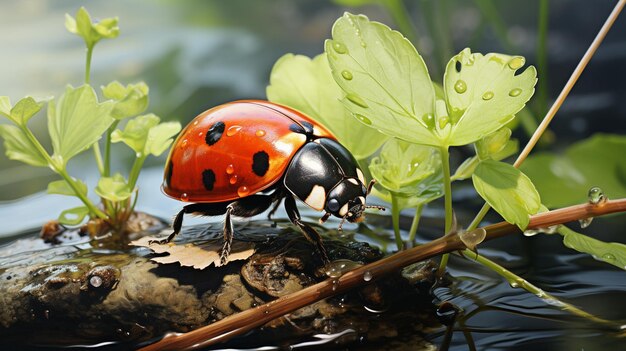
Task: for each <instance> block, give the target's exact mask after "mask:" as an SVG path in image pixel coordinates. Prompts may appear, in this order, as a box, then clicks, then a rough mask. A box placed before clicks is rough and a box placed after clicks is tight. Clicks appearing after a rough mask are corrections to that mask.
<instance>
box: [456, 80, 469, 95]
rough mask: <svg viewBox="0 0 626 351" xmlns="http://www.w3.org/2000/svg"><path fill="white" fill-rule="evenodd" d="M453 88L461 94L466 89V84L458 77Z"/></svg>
mask: <svg viewBox="0 0 626 351" xmlns="http://www.w3.org/2000/svg"><path fill="white" fill-rule="evenodd" d="M454 90H455V91H456V92H457V93H459V94H463V93H464V92H466V91H467V84H465V81H464V80H461V79H459V80H457V81H456V83H454Z"/></svg>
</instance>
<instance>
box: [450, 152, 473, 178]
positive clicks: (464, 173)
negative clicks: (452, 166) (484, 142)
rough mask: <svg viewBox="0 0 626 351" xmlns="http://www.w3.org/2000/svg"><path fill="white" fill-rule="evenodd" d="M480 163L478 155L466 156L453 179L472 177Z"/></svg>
mask: <svg viewBox="0 0 626 351" xmlns="http://www.w3.org/2000/svg"><path fill="white" fill-rule="evenodd" d="M479 163H480V159H478V156H472V157H468V158H466V159H465V161H463V163H461V165H460V166H459V167H458V168H457V169H456V171H455V172H454V174H453V175H452V180H453V181H455V180H464V179H467V178H469V177H471V176H472V174H474V171H475V170H476V167H477V166H478V164H479Z"/></svg>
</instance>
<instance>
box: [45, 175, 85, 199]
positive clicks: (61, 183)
mask: <svg viewBox="0 0 626 351" xmlns="http://www.w3.org/2000/svg"><path fill="white" fill-rule="evenodd" d="M72 179H73V180H74V182H75V183H76V185H77V186H78V190H79V191H80V193H81V194H82V195H84V196H87V184H85V183H84V182H83V181H82V180H80V179H76V178H72ZM48 194H59V195H68V196H77V195H76V193H75V192H74V190H73V189H72V188H71V187H70V186H69V185H68V184H67V182H66V181H65V180H55V181H53V182H50V183H48Z"/></svg>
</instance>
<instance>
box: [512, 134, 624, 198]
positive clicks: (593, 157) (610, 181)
mask: <svg viewBox="0 0 626 351" xmlns="http://www.w3.org/2000/svg"><path fill="white" fill-rule="evenodd" d="M624 150H626V136H624V135H612V134H596V135H594V136H592V137H591V138H589V139H586V140H583V141H580V142H578V143H575V144H573V145H571V146H570V147H569V148H568V149H567V150H566V151H565V152H564V153H552V152H540V153H537V154H535V155H531V156H530V157H529V158H528V159H526V161H525V162H524V163H523V164H522V166H521V169H522V170H523V171H524V173H526V174H527V175H528V177H530V179H532V181H533V183H535V185H536V186H537V190H538V191H539V193H540V194H541V199H542V200H543V203H544V204H545V205H546V206H548V207H549V208H558V207H565V206H570V205H574V204H577V203H582V202H586V201H587V191H588V190H589V189H590V188H591V187H593V186H599V187H600V188H602V190H603V191H604V194H605V195H607V196H608V197H609V198H620V197H626V157H624Z"/></svg>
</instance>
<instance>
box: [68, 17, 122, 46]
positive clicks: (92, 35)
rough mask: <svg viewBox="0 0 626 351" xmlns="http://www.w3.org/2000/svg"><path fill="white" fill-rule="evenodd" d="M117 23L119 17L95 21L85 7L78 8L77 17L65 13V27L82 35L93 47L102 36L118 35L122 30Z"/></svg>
mask: <svg viewBox="0 0 626 351" xmlns="http://www.w3.org/2000/svg"><path fill="white" fill-rule="evenodd" d="M117 23H118V19H117V17H114V18H105V19H103V20H102V21H100V22H96V23H94V22H92V20H91V16H89V12H87V10H86V9H85V8H84V7H81V8H80V9H78V11H77V12H76V18H73V17H72V16H70V15H69V14H65V28H66V29H67V30H68V32H70V33H73V34H76V35H79V36H81V37H82V38H83V40H84V41H85V44H86V45H87V47H93V46H94V45H95V44H96V43H97V42H98V41H100V40H101V39H102V38H115V37H117V36H118V35H119V32H120V29H119V27H118V25H117Z"/></svg>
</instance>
